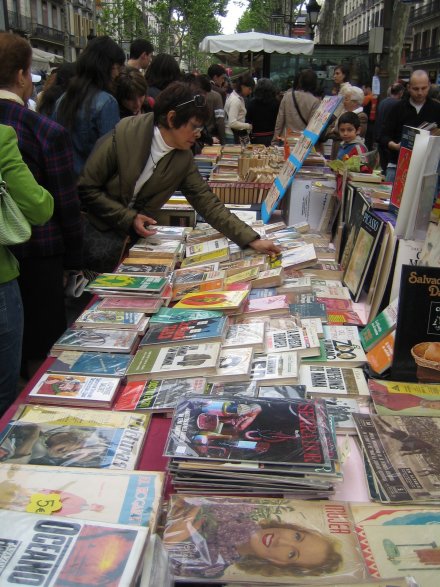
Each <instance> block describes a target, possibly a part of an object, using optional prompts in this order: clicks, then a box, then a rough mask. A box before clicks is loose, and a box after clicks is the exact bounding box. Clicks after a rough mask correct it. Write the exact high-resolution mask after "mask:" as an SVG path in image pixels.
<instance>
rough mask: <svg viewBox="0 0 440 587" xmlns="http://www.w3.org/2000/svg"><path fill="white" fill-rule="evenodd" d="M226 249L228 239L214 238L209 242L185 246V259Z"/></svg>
mask: <svg viewBox="0 0 440 587" xmlns="http://www.w3.org/2000/svg"><path fill="white" fill-rule="evenodd" d="M227 248H228V239H227V238H226V237H221V238H216V239H212V240H209V241H205V242H201V243H195V244H188V245H186V250H185V255H186V257H194V256H195V255H205V254H206V253H212V252H217V251H219V250H222V249H227Z"/></svg>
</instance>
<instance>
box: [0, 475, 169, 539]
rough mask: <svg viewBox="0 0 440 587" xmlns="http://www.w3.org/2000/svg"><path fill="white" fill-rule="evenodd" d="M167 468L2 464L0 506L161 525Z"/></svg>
mask: <svg viewBox="0 0 440 587" xmlns="http://www.w3.org/2000/svg"><path fill="white" fill-rule="evenodd" d="M163 482H164V473H161V472H156V471H130V472H128V471H115V470H102V469H86V468H81V469H79V468H66V467H45V466H43V465H38V466H36V465H8V464H7V463H3V464H2V465H1V466H0V509H5V510H14V511H20V512H24V511H27V512H33V513H37V511H38V513H45V514H50V513H53V514H55V515H57V516H65V517H68V518H86V519H87V520H94V521H98V522H109V523H112V524H134V525H138V526H148V527H149V528H150V529H151V531H152V532H154V531H155V528H156V525H157V517H158V514H159V507H160V504H161V495H162V488H163Z"/></svg>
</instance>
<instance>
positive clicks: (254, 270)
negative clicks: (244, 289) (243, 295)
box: [225, 267, 260, 287]
mask: <svg viewBox="0 0 440 587" xmlns="http://www.w3.org/2000/svg"><path fill="white" fill-rule="evenodd" d="M259 275H260V270H259V268H258V267H249V268H248V269H243V271H240V272H239V273H234V274H233V275H229V277H226V279H225V285H226V287H229V286H231V285H232V284H234V283H239V282H247V281H251V282H253V280H255V279H256V278H257V277H258V276H259Z"/></svg>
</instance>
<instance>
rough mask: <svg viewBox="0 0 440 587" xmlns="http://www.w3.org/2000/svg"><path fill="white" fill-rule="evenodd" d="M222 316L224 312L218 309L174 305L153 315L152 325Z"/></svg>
mask: <svg viewBox="0 0 440 587" xmlns="http://www.w3.org/2000/svg"><path fill="white" fill-rule="evenodd" d="M221 316H223V312H219V311H218V310H198V309H188V310H181V309H179V308H176V307H175V306H174V307H172V308H160V310H159V311H158V312H157V314H155V315H154V316H152V317H151V319H150V326H152V325H153V324H176V323H178V322H187V321H188V320H205V319H208V318H220V317H221Z"/></svg>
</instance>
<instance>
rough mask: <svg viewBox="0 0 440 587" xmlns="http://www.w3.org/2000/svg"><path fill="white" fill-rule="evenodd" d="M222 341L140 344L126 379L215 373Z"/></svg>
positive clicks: (135, 379) (167, 377)
mask: <svg viewBox="0 0 440 587" xmlns="http://www.w3.org/2000/svg"><path fill="white" fill-rule="evenodd" d="M220 347H221V344H220V343H219V342H212V343H197V344H196V343H194V344H187V345H180V346H173V347H163V348H162V347H154V346H150V347H143V348H141V349H140V350H138V352H137V353H136V354H135V356H134V358H133V361H132V363H131V364H130V366H129V368H128V370H127V379H128V380H129V381H142V380H146V379H151V378H156V379H159V378H161V379H174V378H176V377H177V376H179V377H196V376H209V375H215V373H216V372H217V366H218V360H219V355H220Z"/></svg>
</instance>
